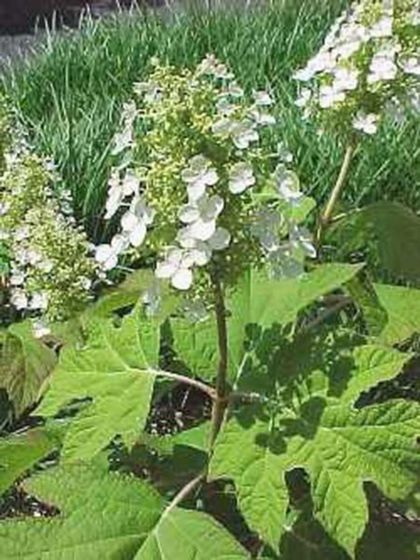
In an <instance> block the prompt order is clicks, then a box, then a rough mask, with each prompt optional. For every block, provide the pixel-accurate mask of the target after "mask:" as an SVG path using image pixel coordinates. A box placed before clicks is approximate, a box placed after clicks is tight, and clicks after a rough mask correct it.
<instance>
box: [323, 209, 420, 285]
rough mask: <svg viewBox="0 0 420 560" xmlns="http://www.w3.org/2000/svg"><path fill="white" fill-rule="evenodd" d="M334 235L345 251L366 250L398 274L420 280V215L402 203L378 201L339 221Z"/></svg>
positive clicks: (370, 256) (415, 280)
mask: <svg viewBox="0 0 420 560" xmlns="http://www.w3.org/2000/svg"><path fill="white" fill-rule="evenodd" d="M333 235H334V236H335V238H336V241H337V243H338V245H339V248H340V251H341V252H343V253H344V254H346V253H350V252H353V251H359V250H360V249H363V250H365V249H366V247H367V246H371V248H373V249H374V251H371V252H370V254H369V258H370V260H371V261H372V262H373V263H374V264H379V265H380V266H381V267H383V268H385V269H386V270H387V271H388V272H389V273H390V274H392V275H393V276H394V277H400V276H402V277H404V278H406V279H408V280H411V281H413V282H418V281H420V217H419V216H417V215H416V214H415V213H414V212H413V211H412V210H410V209H409V208H407V207H406V206H403V205H402V204H399V203H398V202H387V201H383V202H375V203H374V204H370V205H369V206H366V207H365V208H362V209H361V210H357V211H355V212H353V213H350V214H349V215H348V216H347V217H346V218H344V219H342V220H340V221H338V222H337V224H336V226H335V228H334V229H333Z"/></svg>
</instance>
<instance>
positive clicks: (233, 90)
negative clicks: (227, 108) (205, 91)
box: [222, 82, 244, 98]
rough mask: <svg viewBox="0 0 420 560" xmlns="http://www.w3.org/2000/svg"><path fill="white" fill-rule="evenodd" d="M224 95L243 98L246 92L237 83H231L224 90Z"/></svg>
mask: <svg viewBox="0 0 420 560" xmlns="http://www.w3.org/2000/svg"><path fill="white" fill-rule="evenodd" d="M222 95H228V96H230V97H236V98H239V97H243V95H244V90H243V89H242V88H241V87H240V86H239V85H238V84H237V83H236V82H229V83H228V84H227V86H225V87H224V88H223V91H222Z"/></svg>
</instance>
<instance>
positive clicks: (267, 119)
mask: <svg viewBox="0 0 420 560" xmlns="http://www.w3.org/2000/svg"><path fill="white" fill-rule="evenodd" d="M249 115H250V116H251V118H252V119H254V121H255V122H256V124H257V125H259V126H272V125H273V124H276V117H274V116H273V115H270V113H267V112H265V111H261V109H260V108H258V107H255V108H253V109H251V110H250V112H249Z"/></svg>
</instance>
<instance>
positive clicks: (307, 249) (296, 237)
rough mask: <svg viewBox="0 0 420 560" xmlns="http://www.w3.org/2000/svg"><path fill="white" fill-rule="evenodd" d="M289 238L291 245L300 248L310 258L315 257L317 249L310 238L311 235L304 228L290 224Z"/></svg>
mask: <svg viewBox="0 0 420 560" xmlns="http://www.w3.org/2000/svg"><path fill="white" fill-rule="evenodd" d="M289 238H290V243H291V245H292V247H294V248H296V249H301V250H302V251H303V252H304V254H305V255H306V256H308V257H310V258H311V259H315V258H316V256H317V251H316V248H315V245H314V243H313V240H312V236H311V235H310V233H309V231H308V230H307V229H306V228H303V227H299V226H292V228H291V229H290V231H289Z"/></svg>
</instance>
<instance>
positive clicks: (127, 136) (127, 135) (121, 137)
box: [111, 127, 133, 156]
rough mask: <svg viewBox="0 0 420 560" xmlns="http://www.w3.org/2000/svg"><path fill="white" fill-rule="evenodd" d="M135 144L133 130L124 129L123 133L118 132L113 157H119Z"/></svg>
mask: <svg viewBox="0 0 420 560" xmlns="http://www.w3.org/2000/svg"><path fill="white" fill-rule="evenodd" d="M132 144H133V130H132V129H131V128H128V127H126V128H124V129H123V130H122V131H121V132H117V134H116V135H115V136H114V146H113V148H112V151H111V155H113V156H117V155H119V154H120V153H121V152H123V151H124V150H126V149H127V148H129V147H131V146H132Z"/></svg>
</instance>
